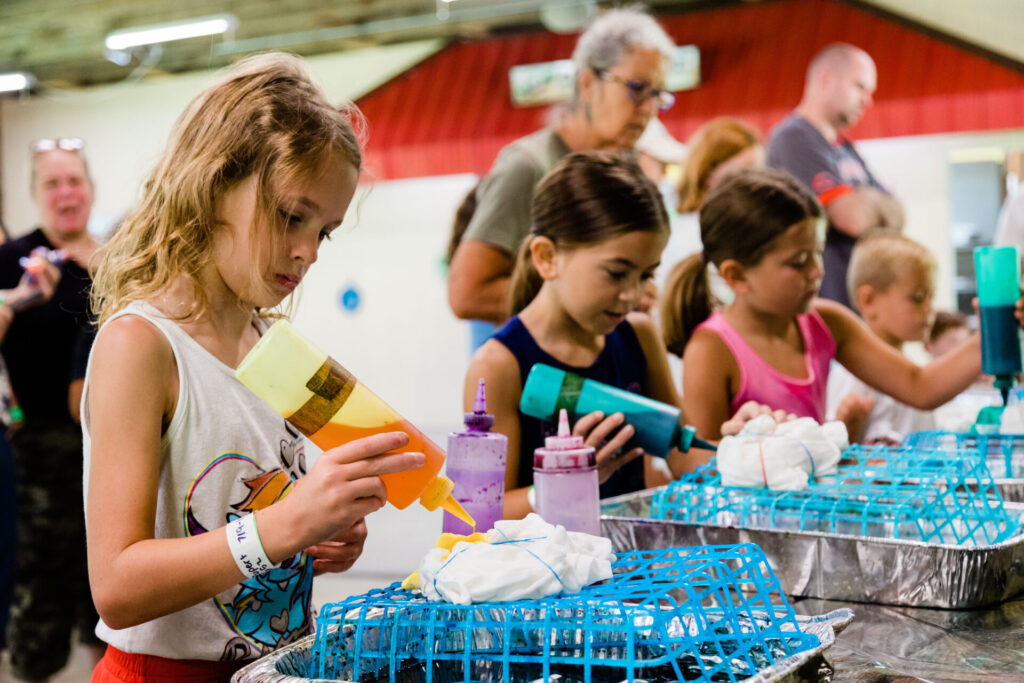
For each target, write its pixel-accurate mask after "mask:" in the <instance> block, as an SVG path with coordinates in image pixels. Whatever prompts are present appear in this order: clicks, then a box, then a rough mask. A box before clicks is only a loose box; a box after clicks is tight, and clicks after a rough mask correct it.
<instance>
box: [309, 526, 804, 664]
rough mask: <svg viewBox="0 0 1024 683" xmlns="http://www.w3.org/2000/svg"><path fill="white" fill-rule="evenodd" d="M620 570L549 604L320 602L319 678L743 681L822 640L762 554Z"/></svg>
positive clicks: (738, 550) (750, 549) (620, 562)
mask: <svg viewBox="0 0 1024 683" xmlns="http://www.w3.org/2000/svg"><path fill="white" fill-rule="evenodd" d="M612 571H613V576H612V579H611V580H609V581H607V582H602V583H599V584H594V585H590V586H585V587H584V588H583V589H582V590H581V591H580V592H579V593H574V594H563V595H558V596H553V597H549V598H544V599H540V600H519V601H514V602H488V603H481V604H475V605H454V604H451V603H446V602H431V601H428V600H427V599H426V598H424V597H423V596H422V595H420V594H419V592H413V591H408V590H404V589H402V588H401V587H400V585H399V584H397V583H396V584H393V585H391V586H389V587H388V588H385V589H383V590H372V591H370V592H369V593H366V594H365V595H360V596H356V597H351V598H348V599H347V600H344V601H342V602H337V603H333V604H329V605H325V606H324V607H323V609H321V611H320V616H319V618H318V619H317V636H316V642H315V644H314V647H313V658H312V671H311V672H310V676H311V677H314V678H316V677H319V678H328V679H337V680H351V681H377V680H379V681H384V680H387V681H405V680H409V681H411V680H416V681H423V680H426V681H428V682H430V681H471V680H473V681H476V680H494V681H499V680H500V681H536V680H537V679H541V680H544V681H548V680H558V681H560V682H569V681H581V682H588V683H599V682H602V681H609V682H610V681H623V680H636V679H644V678H647V679H651V680H679V681H683V680H703V681H740V680H743V679H745V678H748V677H750V676H752V675H754V674H756V673H757V672H758V671H759V670H761V669H764V668H766V667H768V666H771V665H773V664H775V663H776V662H778V661H781V660H783V659H785V658H787V657H790V656H793V655H796V654H798V653H800V652H803V651H806V650H809V649H812V648H814V647H817V646H818V645H819V641H818V638H817V637H816V636H814V635H811V634H806V633H803V632H801V631H800V629H799V627H798V625H797V621H796V615H795V613H794V612H793V609H792V607H791V606H790V605H789V603H788V602H787V601H786V598H785V597H784V596H783V595H782V592H781V589H780V586H779V582H778V580H777V579H776V577H775V574H774V573H773V572H772V570H771V567H769V566H768V562H767V560H766V558H765V555H764V553H763V552H762V551H761V549H760V548H758V547H757V546H756V545H752V544H743V545H734V546H705V547H698V548H668V549H661V550H643V551H632V552H626V553H618V554H616V556H615V560H614V562H613V563H612ZM553 676H554V677H555V678H552V677H553Z"/></svg>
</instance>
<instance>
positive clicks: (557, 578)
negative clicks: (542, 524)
mask: <svg viewBox="0 0 1024 683" xmlns="http://www.w3.org/2000/svg"><path fill="white" fill-rule="evenodd" d="M495 531H497V532H498V533H499V534H501V535H502V536H505V533H504V532H503V531H502V530H501V529H495ZM545 538H547V536H538V537H536V538H520V539H512V538H509V537H508V536H505V540H504V541H497V542H496V543H491V545H509V544H512V545H516V544H519V543H530V542H533V541H542V540H544V539H545ZM470 547H472V546H466V547H465V548H462V549H461V550H459V551H458V552H457V553H454V554H452V555H450V556H449V557H448V559H447V560H445V561H444V563H443V564H442V565H441V566H440V567H438V568H437V572H435V573H434V580H433V584H434V592H435V593H438V594H439V595H440V591H438V590H437V577H438V576H440V574H441V572H442V571H444V568H445V567H447V566H448V565H449V564H450V563H451V562H452V560H454V559H455V558H456V557H458V556H459V555H461V554H462V553H464V552H466V551H467V550H469V548H470ZM516 547H518V548H520V549H522V550H525V551H526V552H528V553H530V555H533V557H534V558H535V559H536V560H537V561H538V562H540V563H541V564H542V565H544V566H545V567H547V570H548V571H549V572H551V575H552V576H554V577H555V581H558V585H559V586H561V587H562V589H563V590H565V584H564V583H562V578H561V577H560V576H558V572H556V571H555V570H554V568H553V567H552V566H551V565H550V564H548V563H547V562H545V561H544V560H543V559H541V557H540V556H539V555H537V553H535V552H533V551H532V550H530V549H529V548H527V547H525V546H519V545H517V546H516Z"/></svg>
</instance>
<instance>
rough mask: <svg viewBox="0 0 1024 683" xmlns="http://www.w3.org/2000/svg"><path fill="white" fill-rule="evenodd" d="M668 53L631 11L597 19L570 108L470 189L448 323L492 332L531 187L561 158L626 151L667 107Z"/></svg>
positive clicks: (664, 38)
mask: <svg viewBox="0 0 1024 683" xmlns="http://www.w3.org/2000/svg"><path fill="white" fill-rule="evenodd" d="M674 49H675V45H674V44H673V42H672V39H671V38H669V37H668V35H667V34H666V33H665V31H664V29H662V28H661V26H660V25H659V24H658V23H657V22H656V21H655V20H654V19H653V18H652V17H651V16H650V15H649V14H647V13H645V12H643V11H641V10H639V9H617V10H612V11H609V12H606V13H604V14H602V15H601V16H599V17H598V18H597V19H596V20H595V21H594V22H593V23H592V24H591V25H590V26H589V27H588V28H587V30H586V31H584V32H583V34H582V35H581V36H580V38H579V40H578V41H577V43H576V48H575V50H574V51H573V55H572V60H573V63H574V65H575V67H576V83H575V92H574V96H573V100H572V102H570V103H569V104H568V106H566V107H565V108H564V109H563V110H562V111H561V112H560V113H559V115H558V116H556V117H555V120H554V121H553V122H552V123H551V125H550V126H549V127H547V128H544V129H542V130H540V131H537V132H536V133H532V134H531V135H528V136H526V137H524V138H520V139H518V140H516V141H514V142H512V143H510V144H509V145H507V146H506V147H505V148H504V149H502V150H501V152H500V153H499V154H498V157H497V159H495V161H494V165H493V166H492V167H491V171H490V173H488V175H487V177H485V178H484V179H483V181H482V182H481V183H480V185H478V186H477V188H476V202H477V207H476V211H475V212H474V214H473V217H472V218H471V219H470V223H469V226H468V228H467V229H466V232H465V235H464V236H463V239H462V241H461V242H460V244H459V246H458V248H457V249H456V250H455V254H454V256H453V257H452V262H451V267H450V268H449V271H448V301H449V303H450V305H451V307H452V311H453V312H454V313H455V315H456V316H457V317H459V318H465V319H476V320H485V321H488V322H490V323H494V324H501V323H503V322H504V321H505V320H506V319H507V318H508V317H509V302H508V290H509V278H510V275H511V273H512V265H513V260H514V259H513V257H514V255H515V253H516V251H517V250H518V249H519V243H520V242H521V241H522V240H523V238H524V237H525V236H526V235H527V233H528V232H529V230H530V199H531V197H532V195H533V187H534V185H536V184H537V182H538V181H539V180H540V179H541V178H542V177H543V176H544V175H545V174H546V173H547V172H548V171H549V170H551V168H552V167H554V165H555V164H556V163H557V162H558V161H559V160H560V159H561V158H562V157H564V156H566V155H567V154H569V153H570V152H583V151H588V150H598V149H610V150H622V151H630V150H632V149H633V146H634V145H635V144H636V141H637V139H638V138H639V137H640V135H641V133H643V132H644V129H645V128H646V127H647V123H648V122H649V121H650V120H651V117H652V116H654V115H655V114H656V113H657V112H658V111H664V110H666V109H668V108H669V107H671V106H672V104H673V102H674V101H675V98H674V96H673V95H672V93H670V92H668V91H667V90H665V89H664V88H665V76H666V73H667V72H668V67H669V63H670V60H671V58H672V52H673V50H674Z"/></svg>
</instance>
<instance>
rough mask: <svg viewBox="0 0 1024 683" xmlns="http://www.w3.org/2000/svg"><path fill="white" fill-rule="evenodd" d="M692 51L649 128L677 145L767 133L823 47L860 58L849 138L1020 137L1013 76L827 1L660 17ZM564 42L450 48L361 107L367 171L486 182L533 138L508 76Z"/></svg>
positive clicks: (1023, 110)
mask: <svg viewBox="0 0 1024 683" xmlns="http://www.w3.org/2000/svg"><path fill="white" fill-rule="evenodd" d="M659 20H660V21H661V23H662V24H663V25H664V26H665V28H666V30H667V31H668V33H669V34H670V35H671V36H672V38H673V39H674V40H675V41H676V43H678V44H680V45H683V44H695V45H697V46H698V47H699V48H700V52H701V69H702V80H703V82H702V84H701V85H700V86H699V87H698V88H696V89H695V90H690V91H686V92H680V93H678V94H677V95H678V96H677V99H676V105H675V107H673V108H672V110H670V111H669V112H666V113H664V114H662V116H661V118H662V121H663V122H664V123H665V125H666V126H667V127H668V129H669V130H670V131H671V132H672V133H673V134H674V135H675V136H676V137H678V138H679V139H681V140H685V139H686V138H687V137H688V136H689V135H690V133H692V132H693V131H694V129H696V128H697V126H699V125H700V124H701V123H703V122H704V121H706V120H708V119H710V118H712V117H715V116H721V115H731V116H737V117H740V118H742V119H744V120H746V121H747V122H749V123H751V124H753V125H754V126H756V127H758V128H759V129H760V130H761V131H762V132H763V133H765V134H767V132H768V131H769V130H770V128H771V127H772V126H773V125H775V123H777V122H778V121H779V119H781V118H782V117H783V116H785V115H786V114H787V113H788V112H789V110H790V109H791V108H792V107H793V106H794V105H796V103H797V101H798V100H799V99H800V94H801V92H802V89H803V81H804V73H805V71H806V68H807V63H808V62H809V61H810V59H811V57H813V55H814V54H815V53H816V52H817V51H818V50H820V49H821V48H822V47H824V46H825V45H827V44H828V43H831V42H835V41H846V42H850V43H853V44H855V45H858V46H860V47H862V48H864V49H865V50H867V51H868V52H869V53H870V54H871V55H872V56H873V57H874V59H875V62H876V64H877V65H878V74H879V75H878V92H877V93H876V94H875V105H874V107H872V108H871V109H869V110H868V112H867V113H866V114H865V115H864V117H863V119H862V120H861V121H860V122H859V123H858V124H857V126H856V127H855V128H854V129H853V130H851V131H849V135H850V137H852V138H854V139H863V138H873V137H893V136H902V135H925V134H932V133H950V132H959V131H975V130H995V129H1005V128H1015V127H1021V126H1024V76H1022V75H1021V74H1020V73H1018V72H1016V71H1014V70H1012V69H1009V68H1007V67H1005V66H1003V65H1000V64H997V63H994V62H992V61H990V60H988V59H985V58H984V57H981V56H979V55H976V54H974V53H972V52H969V51H967V50H964V49H962V48H959V47H956V46H954V45H952V44H948V43H946V42H943V41H941V40H937V39H935V38H932V37H930V36H927V35H925V34H923V33H919V32H916V31H914V30H912V29H909V28H907V27H905V26H902V25H900V24H897V23H894V22H891V21H888V20H886V19H884V18H882V17H880V16H877V15H875V14H873V13H870V12H866V11H863V10H861V9H858V8H856V7H852V6H850V5H846V4H842V3H840V2H837V1H836V0H778V1H776V2H765V3H761V4H753V5H744V6H734V7H728V8H722V9H713V10H705V11H699V12H689V13H684V14H678V15H668V16H660V17H659ZM575 42H576V36H560V35H554V34H549V33H538V34H533V35H525V36H517V37H512V38H504V39H496V40H490V41H485V42H477V43H464V44H456V45H451V46H449V47H447V48H445V49H443V50H442V51H441V52H439V53H438V54H436V55H434V56H432V57H430V58H429V59H427V60H425V61H424V62H423V63H421V64H419V65H418V66H416V67H414V68H412V69H410V70H409V71H407V72H406V73H404V74H402V75H401V76H399V77H398V78H396V79H394V80H393V81H391V82H390V83H388V84H386V85H384V86H383V87H381V88H379V89H378V90H376V91H374V92H372V93H370V94H369V95H367V96H366V97H364V98H362V99H361V100H360V101H359V102H358V104H359V106H360V107H361V108H362V110H363V112H364V113H365V114H366V117H367V119H368V120H369V121H370V133H371V137H370V141H369V144H368V146H367V154H366V156H367V165H368V167H369V168H370V169H371V171H372V173H373V175H374V176H375V177H376V178H378V179H385V178H408V177H418V176H425V175H441V174H449V173H466V172H472V173H481V174H482V173H485V172H486V171H487V169H488V168H489V167H490V165H491V162H492V161H493V160H494V157H495V155H496V154H497V152H498V150H500V149H501V147H502V146H504V145H505V144H507V143H508V142H510V141H512V140H514V139H515V138H517V137H520V136H522V135H526V134H527V133H530V132H531V131H534V130H536V129H538V128H539V127H541V126H542V125H543V122H544V115H545V113H546V109H545V108H544V107H523V108H519V107H513V106H512V104H511V100H510V94H509V84H508V70H509V69H510V68H511V67H513V66H515V65H517V64H527V63H533V62H544V61H550V60H555V59H567V58H568V57H569V56H570V55H571V54H572V48H573V46H574V45H575Z"/></svg>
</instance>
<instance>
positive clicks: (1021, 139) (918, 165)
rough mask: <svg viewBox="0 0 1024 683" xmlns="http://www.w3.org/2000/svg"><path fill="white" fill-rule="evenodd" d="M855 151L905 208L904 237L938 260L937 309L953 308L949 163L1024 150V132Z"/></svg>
mask: <svg viewBox="0 0 1024 683" xmlns="http://www.w3.org/2000/svg"><path fill="white" fill-rule="evenodd" d="M857 149H858V150H859V151H860V153H861V155H862V156H863V157H864V160H865V161H866V162H867V164H868V166H869V167H870V168H871V169H872V171H874V173H875V175H876V176H878V178H879V180H881V181H882V182H884V183H885V184H887V185H888V186H889V187H890V189H891V190H892V191H893V193H894V194H895V195H896V196H897V197H899V199H900V200H901V201H902V202H903V205H904V208H905V210H906V214H907V224H906V228H905V232H906V234H907V235H908V236H909V237H912V238H913V239H915V240H917V241H919V242H921V243H922V244H924V245H925V246H927V247H928V248H929V249H931V250H932V252H933V253H934V254H935V256H936V259H937V260H938V266H939V267H938V282H937V283H936V289H935V306H936V307H937V308H943V309H952V308H955V307H956V302H955V298H954V293H953V275H954V263H953V247H952V244H951V241H950V208H949V200H948V196H949V176H950V171H949V164H950V159H951V158H952V157H953V156H955V155H957V154H962V153H964V152H965V151H967V150H993V151H996V150H1002V151H1003V152H1007V151H1012V150H1020V149H1024V129H1016V130H1012V131H999V132H992V133H957V134H954V135H922V136H914V137H905V138H887V139H879V140H866V141H864V142H861V143H858V145H857Z"/></svg>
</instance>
